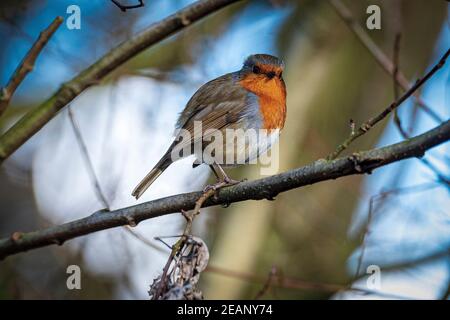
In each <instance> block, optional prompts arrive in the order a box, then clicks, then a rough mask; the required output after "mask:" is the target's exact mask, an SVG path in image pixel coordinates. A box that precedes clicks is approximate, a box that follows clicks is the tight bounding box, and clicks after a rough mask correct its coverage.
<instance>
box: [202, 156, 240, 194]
mask: <svg viewBox="0 0 450 320" xmlns="http://www.w3.org/2000/svg"><path fill="white" fill-rule="evenodd" d="M209 167H210V168H211V170H212V171H213V173H214V175H215V176H216V178H217V182H216V183H214V184H210V185H207V186H206V187H205V188H204V189H203V191H204V192H206V191H208V190H210V189H214V190H219V189H220V188H223V187H228V186H232V185H235V184H238V183H240V182H241V181H238V180H233V179H231V178H230V177H229V176H228V175H227V174H226V172H225V171H224V170H223V168H222V167H221V166H220V165H219V164H217V163H213V164H211V165H209Z"/></svg>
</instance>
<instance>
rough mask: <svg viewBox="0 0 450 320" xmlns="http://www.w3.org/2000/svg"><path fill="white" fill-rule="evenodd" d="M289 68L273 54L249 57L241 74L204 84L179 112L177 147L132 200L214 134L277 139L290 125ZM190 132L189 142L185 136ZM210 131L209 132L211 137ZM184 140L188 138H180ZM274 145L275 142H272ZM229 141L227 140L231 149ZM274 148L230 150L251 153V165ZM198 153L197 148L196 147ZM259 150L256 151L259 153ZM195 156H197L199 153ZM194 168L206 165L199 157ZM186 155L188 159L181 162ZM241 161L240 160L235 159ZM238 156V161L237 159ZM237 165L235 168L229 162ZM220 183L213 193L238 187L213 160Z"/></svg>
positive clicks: (212, 166) (220, 164) (175, 146)
mask: <svg viewBox="0 0 450 320" xmlns="http://www.w3.org/2000/svg"><path fill="white" fill-rule="evenodd" d="M283 70H284V63H283V61H282V60H280V59H279V58H277V57H275V56H272V55H268V54H255V55H251V56H249V57H248V58H247V59H246V60H245V62H244V65H243V67H242V68H241V70H239V71H236V72H232V73H228V74H225V75H223V76H221V77H218V78H216V79H214V80H211V81H209V82H208V83H206V84H204V85H203V86H202V87H201V88H200V89H198V90H197V92H196V93H195V94H194V95H193V96H192V98H191V99H190V100H189V102H188V103H187V105H186V107H185V108H184V110H183V111H182V112H181V113H180V115H179V117H178V121H177V123H176V128H177V130H178V133H177V134H176V137H175V140H174V142H173V143H172V144H171V146H170V147H169V149H168V150H167V151H166V153H165V154H164V155H163V156H162V158H161V159H160V160H159V161H158V163H157V164H156V165H155V166H154V168H153V169H152V170H151V171H150V172H149V173H148V174H147V175H146V176H145V178H144V179H143V180H142V181H141V182H140V183H139V184H138V185H137V187H136V188H135V189H134V191H133V193H132V195H133V196H134V197H136V199H138V198H139V197H140V196H141V195H142V194H143V193H144V192H145V190H147V189H148V187H149V186H150V185H151V184H152V183H153V182H154V181H155V180H156V179H157V178H158V177H159V176H160V175H161V173H163V171H164V170H166V169H167V168H168V167H169V166H170V165H171V164H172V163H173V162H174V161H176V160H177V159H174V157H173V153H174V150H175V149H176V148H178V149H180V147H183V146H184V147H185V146H189V148H191V146H193V145H194V144H195V143H198V142H200V144H201V150H202V151H203V150H205V141H206V140H208V139H211V133H210V132H214V130H216V131H218V132H220V133H223V132H225V130H237V129H242V130H244V131H245V130H249V129H252V130H261V129H263V130H267V131H268V132H269V134H273V135H278V133H279V131H280V130H281V129H283V127H284V123H285V120H286V86H285V83H284V80H283V77H282V74H283ZM196 123H200V124H201V126H202V128H201V137H200V139H196V138H195V134H194V135H192V133H194V130H195V128H194V127H195V125H196ZM186 132H187V133H191V135H188V137H189V138H185V137H186V136H184V135H182V133H186ZM208 132H209V133H208ZM182 137H184V139H181V138H182ZM271 141H273V140H271ZM228 143H229V141H225V142H224V145H227V144H228ZM269 148H270V143H269V144H265V146H264V147H261V146H258V145H255V144H254V143H248V141H247V143H246V144H245V145H244V148H240V149H245V150H236V147H235V146H234V147H233V150H231V149H232V148H229V150H228V149H227V150H226V151H224V152H225V153H227V152H229V151H230V150H231V151H237V154H239V153H240V152H241V153H242V152H247V153H246V154H247V158H246V163H248V161H249V160H250V159H251V158H254V157H258V156H260V155H261V153H262V152H264V151H265V150H267V149H269ZM194 149H195V147H194ZM255 150H256V152H255ZM194 153H195V152H194ZM195 154H196V157H197V160H196V162H195V163H194V167H195V166H197V165H199V164H201V163H205V162H204V161H202V160H201V156H199V155H198V154H197V153H195ZM184 156H187V155H183V156H182V157H184ZM236 157H237V156H236ZM236 157H234V158H233V159H236ZM225 165H227V166H234V165H236V163H232V164H230V163H226V164H225ZM209 166H210V168H211V169H212V170H213V172H214V174H215V176H216V178H217V179H218V182H217V183H216V184H215V185H213V186H212V187H213V188H215V189H216V188H220V187H223V186H228V185H232V184H236V183H238V182H239V181H235V180H233V179H231V178H229V177H228V175H227V174H226V173H225V171H224V170H223V168H222V166H224V164H223V163H220V162H219V161H214V162H212V163H209Z"/></svg>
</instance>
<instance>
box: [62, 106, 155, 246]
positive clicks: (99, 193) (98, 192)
mask: <svg viewBox="0 0 450 320" xmlns="http://www.w3.org/2000/svg"><path fill="white" fill-rule="evenodd" d="M67 111H68V114H69V119H70V123H71V126H72V129H73V131H74V133H75V138H76V141H77V143H78V146H79V147H80V151H81V156H82V158H83V159H84V163H85V166H86V169H87V171H88V175H89V178H90V179H91V182H92V185H93V187H94V190H95V194H96V195H97V199H98V200H99V201H100V202H101V203H102V205H103V206H104V207H105V209H106V210H105V211H104V212H107V211H109V210H110V205H109V201H108V200H107V198H106V196H105V193H104V192H103V190H102V187H101V185H100V181H99V179H98V177H97V175H96V174H95V169H94V165H93V163H92V160H91V158H90V156H89V152H88V149H87V146H86V143H85V142H84V139H83V135H82V134H81V130H80V127H79V126H78V123H77V121H76V119H75V115H74V114H73V112H72V109H71V106H70V105H69V106H68V108H67ZM131 227H133V225H132V224H131V225H126V226H124V228H125V231H126V232H127V233H128V234H130V235H131V236H133V237H134V238H136V239H137V240H139V241H141V242H143V243H144V244H145V245H147V246H150V247H151V248H153V249H156V250H159V251H160V250H161V249H160V248H159V247H158V246H157V245H156V244H154V243H153V242H152V241H151V240H149V239H147V238H146V237H144V236H143V235H141V234H139V233H138V232H137V231H135V230H133V229H131Z"/></svg>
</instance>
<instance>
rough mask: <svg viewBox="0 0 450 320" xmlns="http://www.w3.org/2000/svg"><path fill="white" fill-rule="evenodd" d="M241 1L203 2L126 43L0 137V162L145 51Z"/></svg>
mask: <svg viewBox="0 0 450 320" xmlns="http://www.w3.org/2000/svg"><path fill="white" fill-rule="evenodd" d="M238 1H241V0H200V1H197V2H195V3H193V4H191V5H189V6H187V7H186V8H184V9H181V10H180V11H178V12H176V13H175V14H173V15H171V16H168V17H167V18H165V19H163V20H161V21H160V22H158V23H155V24H152V25H151V26H150V27H148V28H147V29H145V30H144V31H142V32H140V33H138V34H136V35H135V36H134V37H132V38H131V39H128V40H126V41H124V42H122V43H121V44H120V45H118V46H117V47H115V48H114V49H112V50H110V51H109V52H108V53H106V54H105V55H104V56H103V57H102V58H100V59H99V60H98V61H97V62H95V63H93V64H92V65H91V66H90V67H88V68H87V69H85V70H84V71H82V72H81V73H80V74H78V75H77V76H76V77H74V78H73V79H72V80H70V81H69V82H67V83H65V84H63V85H62V86H61V88H60V89H59V90H58V91H57V92H56V93H54V94H53V96H52V97H50V98H49V99H48V100H47V101H45V102H43V103H42V104H41V105H39V106H38V107H37V108H35V109H33V110H31V111H30V112H28V113H27V114H25V115H24V116H23V117H22V118H21V119H20V120H19V121H18V122H17V123H16V124H14V126H12V128H10V129H9V130H8V131H7V132H6V133H5V134H3V135H2V136H1V137H0V163H1V162H3V161H4V160H5V159H7V158H8V157H9V156H10V155H11V154H12V153H13V152H14V151H15V150H16V149H17V148H19V147H20V146H21V145H22V144H23V143H25V141H27V140H28V139H29V138H31V136H33V135H34V134H35V133H36V132H37V131H39V130H40V129H41V128H42V127H43V126H44V125H45V124H46V123H47V122H49V121H50V120H51V119H52V118H53V117H54V116H55V115H56V114H57V113H58V111H59V110H61V109H62V108H63V107H64V106H66V105H67V104H68V103H69V102H71V101H72V100H73V99H74V98H75V97H76V96H78V95H79V94H80V93H81V92H83V90H85V89H86V88H88V87H90V86H92V85H94V84H96V83H99V82H100V81H101V80H102V79H103V78H104V77H105V76H106V75H108V74H109V73H110V72H111V71H113V70H114V69H116V68H117V67H119V66H120V65H122V64H123V63H125V62H126V61H128V60H129V59H131V58H132V57H134V56H136V55H137V54H138V53H140V52H142V51H143V50H145V49H147V48H149V47H151V46H152V45H155V44H157V43H159V42H161V41H162V40H164V39H166V38H167V37H169V36H171V35H173V34H175V33H176V32H178V31H180V30H183V29H184V28H186V27H188V26H190V25H192V24H194V23H195V22H197V21H198V20H200V19H202V18H204V17H206V16H207V15H209V14H211V13H213V12H216V11H218V10H219V9H221V8H224V7H225V6H228V5H230V4H232V3H236V2H238Z"/></svg>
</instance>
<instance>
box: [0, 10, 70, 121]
mask: <svg viewBox="0 0 450 320" xmlns="http://www.w3.org/2000/svg"><path fill="white" fill-rule="evenodd" d="M62 22H63V18H62V17H56V18H55V20H53V22H52V23H51V24H50V25H49V26H48V27H47V29H45V30H44V31H42V32H41V33H40V34H39V37H38V38H37V40H36V42H35V43H34V44H33V46H32V47H31V49H30V50H29V51H28V52H27V54H26V55H25V57H24V58H23V60H22V61H21V62H20V64H19V65H18V66H17V68H16V70H15V71H14V73H13V75H12V76H11V79H9V81H8V84H7V85H6V87H4V88H2V90H1V92H0V116H1V115H2V114H3V113H4V112H5V110H6V108H7V107H8V105H9V102H10V101H11V98H12V97H13V95H14V93H15V92H16V89H17V87H18V86H19V85H20V84H21V83H22V81H23V80H24V79H25V77H26V76H27V74H28V73H29V72H31V71H32V70H33V68H34V64H35V62H36V59H37V57H38V56H39V54H40V53H41V51H42V49H43V48H44V47H45V45H46V44H47V42H48V41H49V40H50V38H51V37H52V36H53V34H54V33H55V32H56V30H58V28H59V26H60V25H61V23H62Z"/></svg>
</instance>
